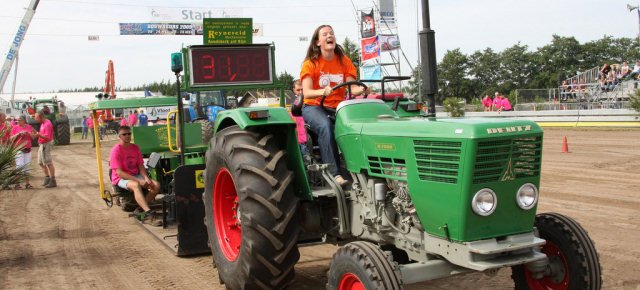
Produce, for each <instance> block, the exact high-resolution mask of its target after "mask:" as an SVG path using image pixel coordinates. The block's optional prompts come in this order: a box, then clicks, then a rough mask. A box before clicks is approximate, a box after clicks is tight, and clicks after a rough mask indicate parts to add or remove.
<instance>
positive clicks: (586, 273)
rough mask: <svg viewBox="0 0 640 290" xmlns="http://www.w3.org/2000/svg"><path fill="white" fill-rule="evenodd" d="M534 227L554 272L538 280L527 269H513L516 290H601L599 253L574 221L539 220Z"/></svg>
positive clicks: (544, 217) (543, 217)
mask: <svg viewBox="0 0 640 290" xmlns="http://www.w3.org/2000/svg"><path fill="white" fill-rule="evenodd" d="M535 226H536V228H537V229H538V234H539V236H540V238H542V239H545V240H547V244H546V245H545V246H543V247H542V252H543V253H545V254H547V256H548V257H549V263H550V266H551V269H556V270H554V271H552V273H550V274H549V275H548V276H545V277H543V278H542V279H535V278H533V276H532V275H531V274H530V272H529V270H527V269H526V266H525V265H520V266H515V267H512V268H511V278H512V279H513V281H514V283H515V289H518V290H520V289H522V290H526V289H575V290H595V289H601V288H602V271H601V267H600V260H599V258H598V253H597V252H596V248H595V246H594V244H593V241H592V240H591V239H590V238H589V235H588V233H587V231H586V230H585V229H584V228H582V226H580V224H578V222H576V221H575V220H573V219H571V218H569V217H567V216H564V215H561V214H558V213H543V214H539V215H537V216H536V221H535Z"/></svg>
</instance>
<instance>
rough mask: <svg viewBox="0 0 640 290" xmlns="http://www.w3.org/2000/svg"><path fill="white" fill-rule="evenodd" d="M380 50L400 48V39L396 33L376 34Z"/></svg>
mask: <svg viewBox="0 0 640 290" xmlns="http://www.w3.org/2000/svg"><path fill="white" fill-rule="evenodd" d="M378 42H380V51H392V50H396V49H398V48H400V39H399V38H398V35H397V34H378Z"/></svg>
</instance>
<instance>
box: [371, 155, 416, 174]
mask: <svg viewBox="0 0 640 290" xmlns="http://www.w3.org/2000/svg"><path fill="white" fill-rule="evenodd" d="M368 160H369V170H371V173H373V174H378V175H379V176H381V177H387V178H392V179H398V178H400V179H407V166H406V164H405V161H404V159H397V158H385V157H377V156H369V157H368Z"/></svg>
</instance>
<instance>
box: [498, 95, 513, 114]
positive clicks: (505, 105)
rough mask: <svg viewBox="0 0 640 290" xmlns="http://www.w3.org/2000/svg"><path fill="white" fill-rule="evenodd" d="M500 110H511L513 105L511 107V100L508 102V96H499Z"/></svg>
mask: <svg viewBox="0 0 640 290" xmlns="http://www.w3.org/2000/svg"><path fill="white" fill-rule="evenodd" d="M500 99H501V100H500V110H501V111H505V112H506V111H513V107H511V102H509V98H507V97H505V96H503V97H500Z"/></svg>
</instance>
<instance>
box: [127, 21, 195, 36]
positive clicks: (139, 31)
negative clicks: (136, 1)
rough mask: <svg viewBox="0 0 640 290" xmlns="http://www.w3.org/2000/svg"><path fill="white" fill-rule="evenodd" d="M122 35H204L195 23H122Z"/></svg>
mask: <svg viewBox="0 0 640 290" xmlns="http://www.w3.org/2000/svg"><path fill="white" fill-rule="evenodd" d="M120 35H202V25H201V24H195V23H120Z"/></svg>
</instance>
